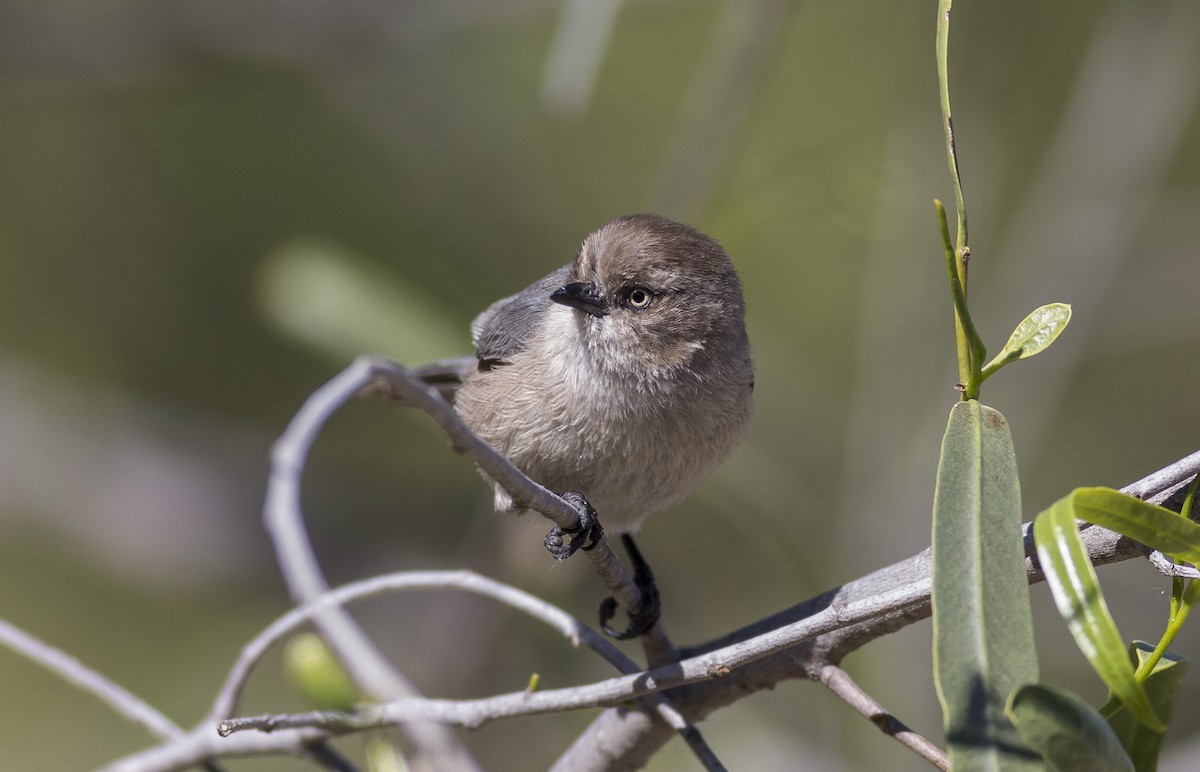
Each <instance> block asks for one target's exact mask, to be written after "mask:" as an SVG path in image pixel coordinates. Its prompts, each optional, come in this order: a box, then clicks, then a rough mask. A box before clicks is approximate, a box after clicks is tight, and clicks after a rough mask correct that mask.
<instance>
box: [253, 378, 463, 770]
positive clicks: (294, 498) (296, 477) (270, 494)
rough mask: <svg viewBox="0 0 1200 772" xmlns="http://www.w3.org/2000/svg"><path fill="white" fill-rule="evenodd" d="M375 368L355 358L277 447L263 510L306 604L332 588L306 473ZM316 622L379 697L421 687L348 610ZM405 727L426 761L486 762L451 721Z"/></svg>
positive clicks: (287, 574) (331, 610)
mask: <svg viewBox="0 0 1200 772" xmlns="http://www.w3.org/2000/svg"><path fill="white" fill-rule="evenodd" d="M373 372H374V367H373V365H372V364H371V362H370V361H369V360H365V359H362V358H360V359H358V360H355V362H354V363H352V364H351V365H350V367H348V368H346V369H345V370H343V371H342V372H341V373H339V374H338V375H337V376H336V377H335V378H334V379H333V380H331V381H330V382H329V383H327V384H325V385H324V386H322V387H321V388H320V389H318V390H317V391H316V392H314V393H313V394H312V395H311V396H310V397H309V398H308V399H307V400H306V401H305V403H304V405H303V406H301V408H300V410H299V411H298V412H297V413H296V416H295V417H294V418H293V419H292V421H291V423H290V424H289V425H288V427H287V429H286V431H285V432H284V434H283V436H281V437H280V438H279V440H278V441H277V442H276V443H275V445H274V447H273V448H272V450H271V475H270V480H269V483H268V488H267V500H266V503H265V504H264V508H263V509H264V511H263V516H264V521H265V523H266V526H267V531H268V533H269V534H270V536H271V541H272V543H273V544H274V546H275V553H276V557H277V559H278V561H279V567H280V570H281V571H282V573H283V576H284V580H285V581H286V582H287V586H288V590H289V591H290V592H291V594H292V597H293V598H294V599H295V600H296V601H297V602H300V603H305V602H311V601H313V600H315V599H317V598H318V597H320V596H321V595H322V594H324V593H326V592H327V591H328V590H329V585H328V583H327V582H326V581H325V577H324V576H323V575H322V573H321V568H320V565H319V564H318V563H317V558H316V555H315V554H314V553H313V549H312V544H311V542H310V541H309V539H308V533H307V531H306V530H305V527H304V521H303V517H302V515H301V514H300V513H301V508H300V480H301V477H302V475H303V472H304V464H305V460H306V458H307V456H308V451H309V449H310V448H311V447H312V444H313V442H314V441H315V440H316V437H317V434H318V433H319V432H320V430H321V428H322V427H323V426H324V424H325V422H326V421H328V420H329V418H330V417H331V416H332V415H333V414H334V413H335V412H336V411H337V410H338V409H339V408H340V407H341V406H342V405H344V404H345V403H346V402H347V401H349V400H351V399H353V398H354V396H355V395H356V394H358V393H359V392H360V391H361V390H362V389H363V387H364V386H366V385H367V384H368V383H369V382H370V380H371V378H372V376H373ZM313 622H314V624H315V625H316V626H317V629H318V630H320V631H321V633H322V634H323V635H324V637H325V639H326V640H327V641H328V642H329V645H330V648H331V649H332V650H333V651H334V652H335V654H336V655H337V656H338V659H339V661H340V662H341V663H342V664H343V665H344V666H345V667H346V670H347V672H348V673H349V674H350V677H351V678H352V679H353V680H354V683H355V685H356V686H357V687H358V688H359V690H360V691H361V692H363V693H364V694H368V695H371V696H372V697H374V698H377V699H395V698H397V697H415V696H417V695H418V694H419V692H418V691H417V689H416V687H415V686H413V685H412V683H410V682H409V681H408V679H406V678H405V677H404V676H403V675H401V674H400V673H399V672H398V671H397V670H396V669H395V668H394V667H392V665H391V663H389V662H388V661H387V658H386V657H384V656H383V654H382V653H381V652H380V651H379V650H378V648H376V646H375V644H374V643H373V642H372V641H371V640H370V638H368V637H367V634H366V633H365V632H364V631H363V630H362V628H361V627H359V626H358V623H357V622H355V621H354V618H353V617H351V616H350V614H349V613H347V612H346V611H345V610H343V609H342V608H340V607H338V606H333V605H325V606H322V607H321V608H320V609H319V610H318V612H317V614H316V615H315V616H314V618H313ZM401 728H402V729H403V730H404V731H405V733H406V734H407V735H408V736H409V738H410V739H411V740H412V742H413V744H414V746H416V749H417V754H416V759H415V763H416V765H417V766H418V767H421V768H424V767H425V766H428V767H429V768H430V769H436V768H442V767H445V766H452V767H454V768H455V769H465V770H471V769H479V765H478V764H477V763H476V762H475V761H474V759H472V758H471V756H470V754H469V753H468V752H467V750H466V748H465V747H464V746H463V745H462V743H460V742H459V741H458V738H456V737H455V736H454V735H453V734H451V733H450V732H449V731H448V730H446V728H445V727H441V726H437V725H434V724H420V723H418V724H411V725H406V726H403V727H401Z"/></svg>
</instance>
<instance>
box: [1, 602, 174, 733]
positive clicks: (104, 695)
mask: <svg viewBox="0 0 1200 772" xmlns="http://www.w3.org/2000/svg"><path fill="white" fill-rule="evenodd" d="M0 643H3V644H4V645H6V646H8V647H9V648H10V649H12V650H13V651H15V652H17V653H18V654H21V655H23V656H25V657H27V658H29V659H31V660H33V661H34V662H36V663H38V664H39V665H41V666H42V667H44V668H46V669H47V670H50V671H52V672H54V673H56V674H58V675H59V676H60V677H61V678H62V679H63V680H64V681H66V682H67V683H70V684H74V685H75V686H77V687H79V688H80V689H83V690H84V691H85V692H90V693H91V694H92V695H94V696H95V697H97V698H99V699H100V700H101V701H102V702H104V703H106V704H108V706H109V707H111V708H112V709H113V710H115V711H116V712H117V713H119V714H121V715H122V716H124V717H125V718H127V719H129V720H130V721H132V722H133V723H135V724H137V725H139V726H141V727H143V728H145V729H146V730H147V731H149V732H150V733H151V734H153V735H154V736H156V737H159V738H161V739H164V740H174V739H178V738H179V737H182V736H183V735H184V730H183V729H182V728H181V727H180V726H179V725H178V724H176V723H175V722H174V721H172V720H171V719H169V718H167V717H166V716H164V715H163V714H162V713H159V712H158V711H157V710H155V709H154V708H153V707H151V706H150V705H148V704H147V703H146V702H144V701H142V699H141V698H139V697H137V696H135V695H134V694H132V693H130V692H129V691H128V690H126V689H125V688H124V687H122V686H119V685H118V684H116V683H114V682H112V681H110V680H108V679H107V678H105V677H104V676H102V675H100V674H99V673H97V672H96V671H95V670H92V669H91V668H90V667H88V666H87V665H85V664H83V663H82V662H80V661H79V660H77V659H75V658H74V657H72V656H71V655H70V654H67V653H65V652H62V651H59V650H58V649H56V648H54V647H53V646H51V645H50V644H48V643H45V642H44V641H41V640H39V639H37V638H35V637H34V636H32V635H30V634H29V633H27V632H25V631H24V630H21V629H20V628H17V627H14V626H12V625H11V624H9V623H8V622H5V621H4V620H2V619H0Z"/></svg>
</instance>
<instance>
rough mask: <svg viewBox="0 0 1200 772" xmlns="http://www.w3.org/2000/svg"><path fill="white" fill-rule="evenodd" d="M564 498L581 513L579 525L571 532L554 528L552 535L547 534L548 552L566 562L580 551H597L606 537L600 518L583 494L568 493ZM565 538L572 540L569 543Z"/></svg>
mask: <svg viewBox="0 0 1200 772" xmlns="http://www.w3.org/2000/svg"><path fill="white" fill-rule="evenodd" d="M562 497H563V498H564V499H566V500H567V502H568V503H569V504H570V505H571V506H573V507H575V509H576V510H577V511H578V512H579V525H578V526H577V527H576V528H574V529H572V530H570V531H568V530H566V529H564V528H559V527H558V526H554V528H553V529H551V531H550V533H548V534H546V542H545V544H546V550H547V551H548V552H549V553H550V555H551V556H553V557H554V559H555V560H566V559H567V558H569V557H571V556H572V555H574V554H575V552H576V551H578V550H580V549H582V550H585V551H586V550H591V549H595V547H596V545H597V544H599V543H600V539H601V538H603V537H604V528H603V527H601V525H600V518H599V516H598V515H597V514H596V510H595V509H593V508H592V505H591V504H589V503H588V500H587V499H585V498H584V497H583V494H582V493H579V492H578V491H567V492H566V493H564V494H562ZM564 536H569V537H571V538H570V540H569V541H567V540H565V539H564V538H563V537H564Z"/></svg>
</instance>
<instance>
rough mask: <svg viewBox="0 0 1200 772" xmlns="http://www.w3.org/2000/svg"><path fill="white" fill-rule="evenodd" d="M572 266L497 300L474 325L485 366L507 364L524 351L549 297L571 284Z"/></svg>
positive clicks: (473, 335)
mask: <svg viewBox="0 0 1200 772" xmlns="http://www.w3.org/2000/svg"><path fill="white" fill-rule="evenodd" d="M570 275H571V266H570V264H568V265H564V266H563V267H562V268H559V269H558V270H557V271H555V272H554V273H552V274H550V275H549V276H545V277H543V278H542V279H540V280H538V281H537V282H535V283H534V284H532V285H531V286H529V287H526V288H525V289H524V290H522V291H521V292H518V293H517V294H516V295H511V296H509V297H506V298H503V299H501V300H497V301H496V302H495V303H492V304H491V305H490V306H488V308H487V310H486V311H484V312H483V313H481V314H480V315H479V316H477V317H475V321H473V322H471V342H472V343H474V344H475V356H476V358H477V359H478V360H479V361H480V362H483V363H487V364H489V365H491V364H498V363H502V362H505V361H507V360H508V359H509V357H511V356H512V355H513V354H515V353H517V352H518V351H520V350H521V349H523V348H524V347H525V343H526V341H527V340H528V339H529V336H530V334H531V333H532V332H533V330H534V328H535V327H536V326H537V323H538V320H539V318H540V317H541V315H542V314H543V313H545V310H546V307H547V306H549V305H550V304H551V303H552V302H553V301H551V300H550V293H551V292H554V290H556V289H558V288H559V287H561V286H563V285H564V284H566V283H567V282H568V281H569V280H570Z"/></svg>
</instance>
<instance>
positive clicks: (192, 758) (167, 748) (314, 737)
mask: <svg viewBox="0 0 1200 772" xmlns="http://www.w3.org/2000/svg"><path fill="white" fill-rule="evenodd" d="M329 737H330V735H329V733H327V732H322V731H320V730H316V729H302V730H296V731H281V732H275V733H273V734H244V735H238V736H236V737H221V736H219V735H218V734H217V733H216V732H215V731H213V729H212V727H211V726H208V727H205V728H204V731H200V728H199V727H197V728H196V729H193V730H192V731H190V732H188V733H187V734H185V735H183V736H181V737H178V738H175V739H174V740H171V741H170V742H164V743H162V744H160V745H156V746H154V747H153V748H147V749H145V750H143V751H140V752H138V753H135V754H132V755H130V756H126V757H125V758H122V759H118V760H117V761H114V762H112V763H111V764H108V765H106V766H103V767H101V768H100V769H99V770H97V772H176V771H177V770H185V769H190V768H192V767H195V766H196V764H197V763H199V760H201V759H211V758H216V757H218V756H225V757H228V756H283V755H288V756H307V755H308V753H309V752H308V748H309V746H311V745H313V744H315V743H322V742H324V741H325V740H327V739H329Z"/></svg>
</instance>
